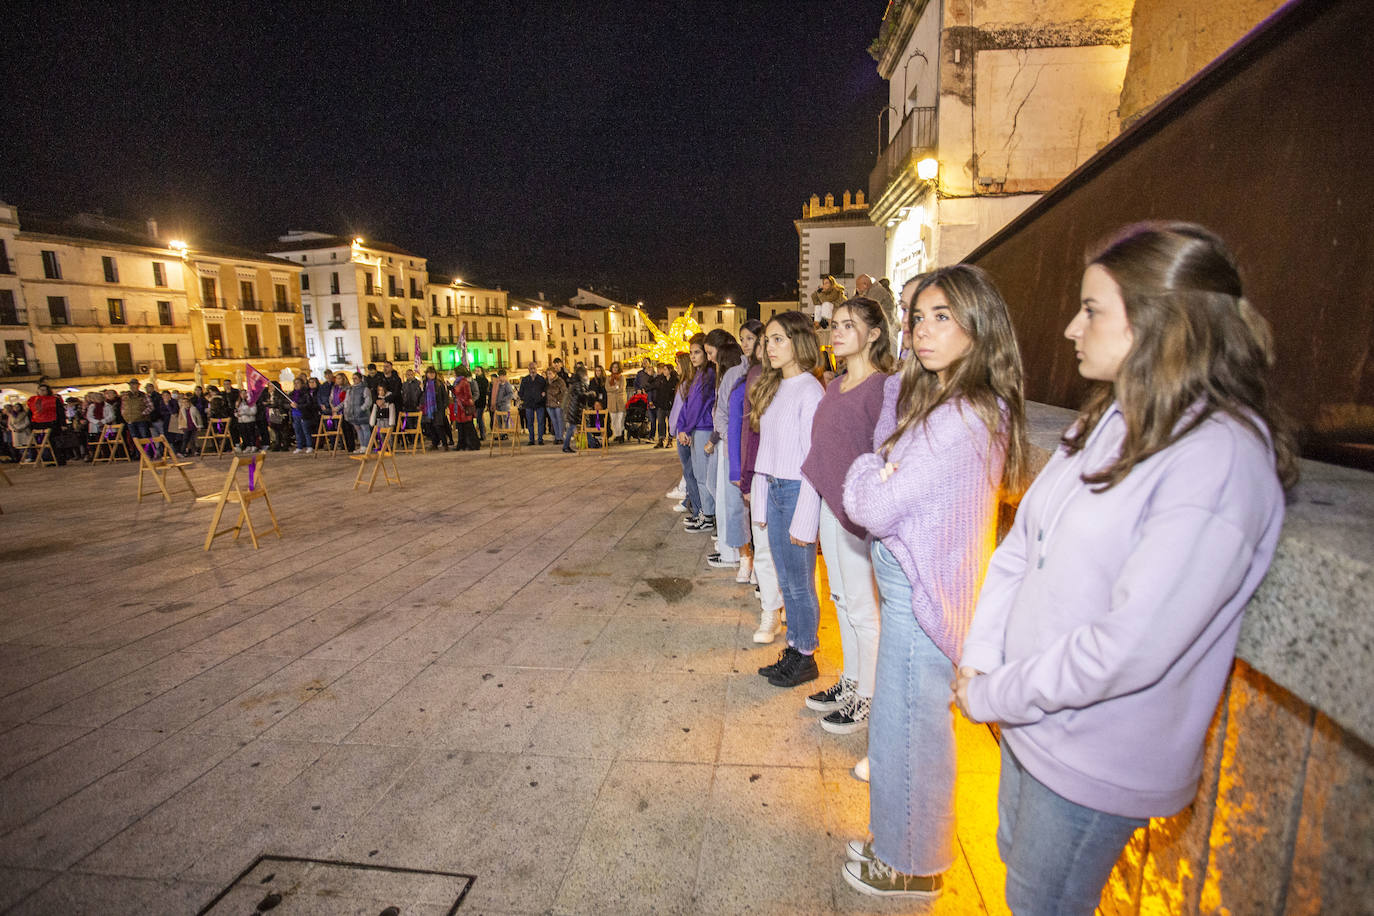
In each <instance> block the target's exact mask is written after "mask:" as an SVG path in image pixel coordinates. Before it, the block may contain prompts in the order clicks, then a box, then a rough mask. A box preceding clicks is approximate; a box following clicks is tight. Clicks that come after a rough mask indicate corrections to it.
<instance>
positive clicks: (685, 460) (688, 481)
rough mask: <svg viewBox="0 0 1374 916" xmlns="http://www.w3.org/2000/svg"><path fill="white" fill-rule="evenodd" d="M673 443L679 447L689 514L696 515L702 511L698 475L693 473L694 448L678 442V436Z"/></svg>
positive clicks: (683, 485)
mask: <svg viewBox="0 0 1374 916" xmlns="http://www.w3.org/2000/svg"><path fill="white" fill-rule="evenodd" d="M673 443H674V445H676V446H677V460H678V463H679V464H681V465H682V489H684V490H686V491H687V514H688V515H696V514H697V513H698V512H700V511H701V494H700V493H698V492H697V475H696V474H694V473H692V447H691V446H690V445H683V444H682V443H680V442H678V441H677V436H676V434H674V436H673Z"/></svg>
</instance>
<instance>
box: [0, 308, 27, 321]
mask: <svg viewBox="0 0 1374 916" xmlns="http://www.w3.org/2000/svg"><path fill="white" fill-rule="evenodd" d="M28 323H29V313H28V309H21V308H15V307H13V306H6V307H4V308H0V326H10V325H23V324H28Z"/></svg>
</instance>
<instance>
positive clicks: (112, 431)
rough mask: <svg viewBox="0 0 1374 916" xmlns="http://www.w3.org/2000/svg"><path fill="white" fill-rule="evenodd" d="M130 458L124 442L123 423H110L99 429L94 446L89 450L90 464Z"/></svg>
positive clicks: (128, 459) (129, 459)
mask: <svg viewBox="0 0 1374 916" xmlns="http://www.w3.org/2000/svg"><path fill="white" fill-rule="evenodd" d="M132 460H133V459H131V458H130V457H129V447H128V446H127V445H125V444H124V424H123V423H111V424H110V425H108V426H106V427H105V428H104V429H102V430H101V431H100V435H99V437H98V438H97V439H96V440H95V448H94V449H93V450H92V451H91V464H102V463H106V462H108V463H111V464H112V463H114V462H116V461H132Z"/></svg>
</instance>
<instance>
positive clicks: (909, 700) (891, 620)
mask: <svg viewBox="0 0 1374 916" xmlns="http://www.w3.org/2000/svg"><path fill="white" fill-rule="evenodd" d="M907 333H908V336H909V337H910V340H911V347H912V350H913V357H912V358H911V359H908V360H907V362H906V364H905V365H904V366H903V368H902V371H901V372H900V373H898V374H897V375H894V376H892V377H890V378H889V379H888V380H887V382H886V384H885V391H884V398H883V409H882V414H881V416H880V418H879V421H878V424H877V426H876V428H875V430H874V434H873V443H874V446H875V452H874V453H872V454H867V455H861V456H860V457H859V458H857V459H856V460H855V461H854V463H853V465H852V466H851V467H850V469H849V473H848V475H847V476H846V478H845V483H844V509H845V512H846V513H847V514H848V516H849V518H850V520H851V521H853V522H854V523H855V524H858V525H862V526H863V527H865V528H866V529H868V531H869V533H870V534H871V535H872V536H873V537H875V538H877V541H876V542H875V543H874V544H873V547H872V555H873V571H874V575H875V578H876V579H877V582H878V594H879V599H880V602H879V604H880V617H881V625H882V638H881V639H880V640H879V641H878V661H877V683H876V687H875V690H874V695H873V705H872V709H871V711H870V713H869V720H868V721H869V726H868V760H869V815H868V817H869V830H870V832H871V834H872V840H871V841H870V842H864V841H862V840H854V841H852V842H851V843H850V844H849V847H848V851H849V857H850V859H851V860H852V861H850V862H848V863H846V864H845V867H844V872H843V877H844V879H845V881H847V882H848V883H849V884H850V886H852V887H853V888H855V889H856V890H858V891H860V892H862V893H866V894H873V895H879V896H892V895H910V896H934V895H936V894H938V893H940V890H941V888H942V886H943V873H944V872H945V871H946V870H948V869H949V868H950V866H952V865H953V864H954V858H955V851H954V782H955V760H954V747H955V744H954V716H953V714H952V712H951V711H950V705H949V682H950V678H951V676H952V675H953V674H954V664H955V662H956V661H957V660H958V658H959V653H960V651H961V649H962V646H963V641H964V634H965V633H966V632H967V630H968V626H969V621H970V620H971V619H972V617H973V608H974V604H975V602H976V600H977V597H978V588H979V586H980V585H981V584H982V579H983V570H984V569H985V567H986V565H987V561H988V558H989V557H990V556H991V555H992V550H993V546H994V545H995V543H996V536H997V506H998V497H999V494H1005V495H1007V496H1011V497H1013V498H1014V497H1015V495H1016V494H1018V493H1019V492H1020V490H1021V488H1022V486H1023V481H1024V479H1025V476H1026V440H1025V425H1026V423H1025V408H1024V403H1023V399H1022V393H1021V392H1022V377H1021V356H1020V351H1019V350H1018V349H1017V346H1016V336H1015V334H1014V333H1013V331H1012V326H1011V317H1010V315H1009V314H1008V311H1007V304H1006V302H1004V301H1003V299H1002V296H1001V294H1000V293H999V292H998V290H997V287H996V286H994V285H993V283H992V281H991V280H990V279H989V278H988V276H987V274H985V273H984V272H983V271H981V270H979V269H978V268H976V267H971V266H968V265H964V264H958V265H954V266H952V267H944V268H941V269H939V270H937V271H934V272H933V273H930V274H926V275H925V276H923V277H922V278H921V280H920V282H919V283H917V285H916V289H915V296H914V299H913V302H912V304H911V308H910V312H909V324H908V327H907Z"/></svg>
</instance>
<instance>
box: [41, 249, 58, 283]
mask: <svg viewBox="0 0 1374 916" xmlns="http://www.w3.org/2000/svg"><path fill="white" fill-rule="evenodd" d="M43 277H44V278H45V279H48V280H61V279H62V265H61V264H59V263H57V252H55V251H45V252H43Z"/></svg>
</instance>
